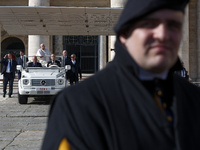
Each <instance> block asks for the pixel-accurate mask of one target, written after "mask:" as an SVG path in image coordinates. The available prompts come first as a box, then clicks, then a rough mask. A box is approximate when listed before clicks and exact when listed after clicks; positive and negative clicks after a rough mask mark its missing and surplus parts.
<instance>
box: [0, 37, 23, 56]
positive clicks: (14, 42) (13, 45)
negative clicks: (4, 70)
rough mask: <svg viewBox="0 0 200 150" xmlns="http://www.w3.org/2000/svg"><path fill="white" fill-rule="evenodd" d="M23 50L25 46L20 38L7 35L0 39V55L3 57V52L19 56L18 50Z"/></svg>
mask: <svg viewBox="0 0 200 150" xmlns="http://www.w3.org/2000/svg"><path fill="white" fill-rule="evenodd" d="M20 50H24V52H25V47H24V43H23V42H22V40H20V39H18V38H16V37H9V38H6V39H5V40H3V41H2V43H1V57H4V56H5V54H7V53H11V54H14V55H15V56H16V57H19V51H20Z"/></svg>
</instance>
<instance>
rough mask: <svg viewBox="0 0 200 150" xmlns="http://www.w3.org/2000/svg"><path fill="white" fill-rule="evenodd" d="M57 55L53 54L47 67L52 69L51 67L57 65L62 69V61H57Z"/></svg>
mask: <svg viewBox="0 0 200 150" xmlns="http://www.w3.org/2000/svg"><path fill="white" fill-rule="evenodd" d="M55 58H56V57H55V54H51V60H49V61H48V62H47V67H50V66H51V65H57V66H58V67H60V66H61V65H60V61H58V60H56V59H55Z"/></svg>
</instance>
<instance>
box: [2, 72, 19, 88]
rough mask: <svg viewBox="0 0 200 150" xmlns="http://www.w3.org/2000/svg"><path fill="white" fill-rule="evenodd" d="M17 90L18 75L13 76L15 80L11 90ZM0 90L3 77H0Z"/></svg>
mask: <svg viewBox="0 0 200 150" xmlns="http://www.w3.org/2000/svg"><path fill="white" fill-rule="evenodd" d="M14 89H18V74H17V73H16V74H15V79H14V82H13V90H14ZM0 90H1V91H3V75H1V76H0ZM7 90H9V82H8V85H7Z"/></svg>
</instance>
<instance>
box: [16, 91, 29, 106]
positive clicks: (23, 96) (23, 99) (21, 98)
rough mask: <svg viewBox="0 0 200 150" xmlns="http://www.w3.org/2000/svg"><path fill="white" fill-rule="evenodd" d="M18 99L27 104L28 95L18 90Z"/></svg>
mask: <svg viewBox="0 0 200 150" xmlns="http://www.w3.org/2000/svg"><path fill="white" fill-rule="evenodd" d="M18 101H19V103H20V104H27V101H28V97H27V96H26V95H20V94H19V92H18Z"/></svg>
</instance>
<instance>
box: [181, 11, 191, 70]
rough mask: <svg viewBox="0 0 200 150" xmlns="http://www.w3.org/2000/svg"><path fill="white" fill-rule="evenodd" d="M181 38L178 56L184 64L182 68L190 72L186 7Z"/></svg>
mask: <svg viewBox="0 0 200 150" xmlns="http://www.w3.org/2000/svg"><path fill="white" fill-rule="evenodd" d="M182 32H183V38H182V41H181V45H180V49H179V56H180V59H181V60H182V61H183V62H184V67H185V68H186V70H187V71H190V68H189V40H188V38H189V14H188V7H187V8H186V10H185V17H184V24H183V31H182Z"/></svg>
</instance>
